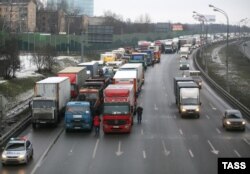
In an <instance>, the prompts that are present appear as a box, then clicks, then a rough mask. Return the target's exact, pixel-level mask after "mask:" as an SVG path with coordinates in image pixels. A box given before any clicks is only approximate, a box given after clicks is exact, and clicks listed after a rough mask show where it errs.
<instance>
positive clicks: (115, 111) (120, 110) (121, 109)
mask: <svg viewBox="0 0 250 174" xmlns="http://www.w3.org/2000/svg"><path fill="white" fill-rule="evenodd" d="M129 111H130V109H129V105H128V104H104V109H103V113H104V114H112V115H119V114H129Z"/></svg>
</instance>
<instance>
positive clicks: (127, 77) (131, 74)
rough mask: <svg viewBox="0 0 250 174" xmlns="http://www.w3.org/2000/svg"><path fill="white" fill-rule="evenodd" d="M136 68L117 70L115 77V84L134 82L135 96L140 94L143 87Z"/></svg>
mask: <svg viewBox="0 0 250 174" xmlns="http://www.w3.org/2000/svg"><path fill="white" fill-rule="evenodd" d="M138 82H139V80H138V78H137V72H136V70H130V71H117V72H116V73H115V76H114V78H113V84H132V85H133V89H134V96H135V98H136V97H137V96H138V95H139V93H140V91H141V87H140V86H139V84H138Z"/></svg>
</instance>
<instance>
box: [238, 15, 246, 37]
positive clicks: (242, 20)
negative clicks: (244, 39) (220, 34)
mask: <svg viewBox="0 0 250 174" xmlns="http://www.w3.org/2000/svg"><path fill="white" fill-rule="evenodd" d="M246 20H247V18H244V19H241V20H240V22H239V38H240V40H241V28H240V23H241V22H244V21H246Z"/></svg>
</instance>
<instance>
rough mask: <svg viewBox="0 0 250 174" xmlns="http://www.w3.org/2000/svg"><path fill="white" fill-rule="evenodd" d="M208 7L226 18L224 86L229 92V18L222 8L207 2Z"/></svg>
mask: <svg viewBox="0 0 250 174" xmlns="http://www.w3.org/2000/svg"><path fill="white" fill-rule="evenodd" d="M209 7H211V8H213V10H214V11H215V12H219V13H221V14H223V15H224V16H225V17H226V19H227V47H226V88H227V91H228V92H230V88H229V79H228V72H229V71H228V69H229V68H228V37H229V18H228V15H227V13H226V12H225V11H223V10H222V9H220V8H217V7H215V6H213V5H211V4H209Z"/></svg>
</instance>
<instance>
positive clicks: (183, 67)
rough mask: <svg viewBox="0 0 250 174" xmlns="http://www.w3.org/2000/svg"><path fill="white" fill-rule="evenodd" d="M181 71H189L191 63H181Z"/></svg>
mask: <svg viewBox="0 0 250 174" xmlns="http://www.w3.org/2000/svg"><path fill="white" fill-rule="evenodd" d="M180 70H189V63H188V62H187V61H180Z"/></svg>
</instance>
